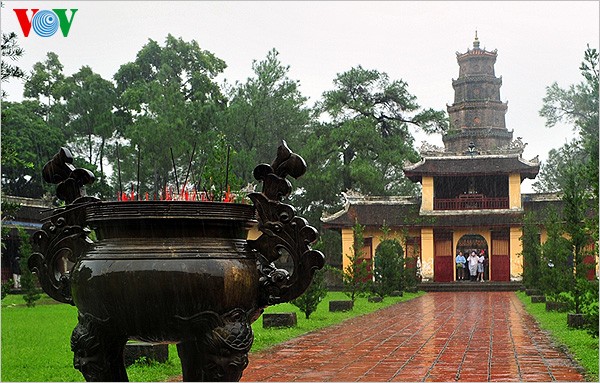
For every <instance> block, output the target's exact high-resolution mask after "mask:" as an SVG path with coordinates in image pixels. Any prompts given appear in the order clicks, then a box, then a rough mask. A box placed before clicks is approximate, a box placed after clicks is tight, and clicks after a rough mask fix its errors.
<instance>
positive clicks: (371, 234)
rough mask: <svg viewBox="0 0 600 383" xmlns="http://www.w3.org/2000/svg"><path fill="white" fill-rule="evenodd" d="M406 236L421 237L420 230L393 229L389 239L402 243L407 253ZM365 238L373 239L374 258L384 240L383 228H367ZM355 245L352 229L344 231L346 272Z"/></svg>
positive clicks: (343, 257) (343, 256)
mask: <svg viewBox="0 0 600 383" xmlns="http://www.w3.org/2000/svg"><path fill="white" fill-rule="evenodd" d="M405 235H408V236H409V237H416V236H419V235H420V232H419V230H418V229H416V230H409V231H408V232H406V231H403V230H395V229H393V228H392V229H390V233H389V238H390V239H396V240H398V241H399V242H400V244H401V245H402V249H404V251H406V238H405ZM363 237H364V238H371V239H372V249H371V250H372V254H371V257H374V256H375V251H376V250H377V247H378V246H379V245H380V244H381V241H382V240H383V233H382V232H381V228H374V227H365V230H364V232H363ZM353 245H354V232H353V231H352V228H344V229H342V267H343V268H344V270H345V269H346V267H347V266H348V265H349V264H350V260H349V257H351V256H352V246H353ZM365 256H366V254H365Z"/></svg>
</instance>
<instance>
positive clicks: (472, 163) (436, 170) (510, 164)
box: [404, 155, 540, 182]
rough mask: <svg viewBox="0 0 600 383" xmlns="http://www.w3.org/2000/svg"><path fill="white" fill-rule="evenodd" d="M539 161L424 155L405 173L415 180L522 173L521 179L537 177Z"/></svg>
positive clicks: (511, 158) (407, 168) (501, 157)
mask: <svg viewBox="0 0 600 383" xmlns="http://www.w3.org/2000/svg"><path fill="white" fill-rule="evenodd" d="M539 170H540V165H539V162H529V161H526V160H523V159H522V158H520V157H518V156H494V155H490V156H478V155H474V156H473V157H471V156H452V157H424V158H423V159H422V160H421V161H420V162H417V163H416V164H412V165H409V166H405V167H404V174H405V175H406V177H408V178H409V179H411V180H412V181H413V182H419V181H421V177H423V176H441V175H443V176H467V175H497V174H511V173H519V174H521V179H524V178H531V179H533V178H535V176H536V175H537V174H538V172H539Z"/></svg>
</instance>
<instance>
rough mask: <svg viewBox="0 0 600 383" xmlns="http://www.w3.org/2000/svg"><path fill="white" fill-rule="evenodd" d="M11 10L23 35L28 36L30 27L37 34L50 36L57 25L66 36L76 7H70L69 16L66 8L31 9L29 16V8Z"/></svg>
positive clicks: (54, 31) (56, 28)
mask: <svg viewBox="0 0 600 383" xmlns="http://www.w3.org/2000/svg"><path fill="white" fill-rule="evenodd" d="M13 11H15V13H16V14H17V19H18V20H19V24H21V30H22V31H23V35H24V36H25V37H28V36H29V32H31V29H32V28H33V31H34V32H35V33H36V34H37V35H38V36H40V37H50V36H53V35H54V34H55V33H56V31H57V30H58V28H59V27H60V31H61V32H62V34H63V36H65V37H67V36H68V35H69V30H71V25H72V24H73V18H74V17H75V12H77V9H71V18H68V17H67V9H52V10H47V9H42V10H39V9H31V11H32V14H31V18H29V16H27V11H29V9H13Z"/></svg>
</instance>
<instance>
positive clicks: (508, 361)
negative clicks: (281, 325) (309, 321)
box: [242, 292, 584, 382]
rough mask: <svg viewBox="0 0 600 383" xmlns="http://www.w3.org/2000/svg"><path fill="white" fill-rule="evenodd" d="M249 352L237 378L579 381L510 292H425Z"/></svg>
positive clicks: (574, 369)
mask: <svg viewBox="0 0 600 383" xmlns="http://www.w3.org/2000/svg"><path fill="white" fill-rule="evenodd" d="M249 359H250V364H249V366H248V368H247V369H246V370H245V371H244V375H243V377H242V381H261V382H263V381H284V382H293V381H313V382H324V381H344V382H352V381H371V382H386V381H411V382H414V381H471V382H473V381H476V382H484V381H496V382H507V381H524V382H534V381H535V382H539V381H544V382H548V381H584V378H583V376H582V375H581V373H580V372H579V371H580V369H579V368H578V367H577V366H576V365H575V364H574V362H573V361H572V360H571V359H570V358H569V357H568V356H567V355H566V354H565V353H564V352H562V351H560V350H559V349H558V348H556V347H555V346H554V345H553V344H552V342H551V340H550V338H549V337H548V335H546V334H545V333H543V332H542V331H541V330H540V329H539V327H538V326H537V324H536V322H535V320H534V319H533V318H532V317H531V316H530V315H529V314H527V313H526V312H525V310H524V308H523V306H522V304H521V302H520V301H519V299H518V298H517V297H516V295H515V294H514V293H512V292H470V293H469V292H460V293H446V292H444V293H437V292H436V293H427V294H426V295H424V296H422V297H419V298H416V299H414V300H411V301H408V302H404V303H400V304H397V305H394V306H392V307H389V308H386V309H383V310H380V311H377V312H376V313H373V314H369V315H364V316H362V317H359V318H355V319H351V320H348V321H346V322H344V323H343V324H341V325H337V326H334V327H330V328H327V329H324V330H321V331H316V332H313V333H310V334H306V335H305V336H302V337H300V338H297V339H294V340H291V341H289V342H286V343H284V344H281V345H279V346H276V347H273V348H271V349H269V350H265V351H263V352H260V353H252V354H250V358H249Z"/></svg>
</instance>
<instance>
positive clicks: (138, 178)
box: [137, 145, 142, 201]
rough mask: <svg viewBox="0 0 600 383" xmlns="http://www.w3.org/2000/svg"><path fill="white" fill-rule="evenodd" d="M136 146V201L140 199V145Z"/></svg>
mask: <svg viewBox="0 0 600 383" xmlns="http://www.w3.org/2000/svg"><path fill="white" fill-rule="evenodd" d="M137 148H138V161H137V199H138V201H139V200H140V154H141V152H142V151H141V149H140V146H139V145H138V146H137Z"/></svg>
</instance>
